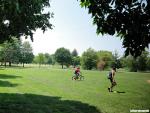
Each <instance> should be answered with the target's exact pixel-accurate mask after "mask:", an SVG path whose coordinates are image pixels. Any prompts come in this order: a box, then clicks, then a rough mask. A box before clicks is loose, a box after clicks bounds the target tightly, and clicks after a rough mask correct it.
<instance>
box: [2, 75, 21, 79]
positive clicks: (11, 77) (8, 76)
mask: <svg viewBox="0 0 150 113" xmlns="http://www.w3.org/2000/svg"><path fill="white" fill-rule="evenodd" d="M14 78H21V76H16V75H7V74H0V79H14Z"/></svg>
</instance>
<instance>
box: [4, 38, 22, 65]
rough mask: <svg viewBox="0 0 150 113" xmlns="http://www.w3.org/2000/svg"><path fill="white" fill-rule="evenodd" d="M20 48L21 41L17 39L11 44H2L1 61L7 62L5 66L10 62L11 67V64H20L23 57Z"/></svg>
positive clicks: (12, 40) (12, 39)
mask: <svg viewBox="0 0 150 113" xmlns="http://www.w3.org/2000/svg"><path fill="white" fill-rule="evenodd" d="M20 46H21V41H19V40H18V39H17V38H15V37H12V38H11V40H10V42H8V41H5V42H4V43H3V44H2V48H1V58H2V59H1V60H2V61H3V62H5V66H6V62H9V66H11V63H19V58H20V55H21V51H20Z"/></svg>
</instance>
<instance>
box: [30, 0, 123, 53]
mask: <svg viewBox="0 0 150 113" xmlns="http://www.w3.org/2000/svg"><path fill="white" fill-rule="evenodd" d="M47 10H50V11H52V12H53V13H54V18H53V19H50V22H51V23H52V24H53V25H54V26H55V27H54V29H53V30H47V31H46V32H45V33H44V34H43V32H42V31H40V30H37V31H36V33H35V34H34V42H33V43H32V47H33V51H34V54H38V53H40V52H42V53H46V52H47V53H50V54H53V53H54V52H55V51H56V49H57V48H60V47H65V48H67V49H70V51H72V50H73V49H74V48H76V49H77V51H78V53H79V55H81V54H82V53H83V52H84V51H85V50H86V49H88V48H89V47H91V48H93V49H95V50H108V51H112V52H114V51H115V50H117V51H118V52H119V54H120V55H122V54H123V52H124V49H123V48H122V41H121V40H120V38H118V37H115V36H109V35H105V36H101V35H97V34H96V26H93V24H92V18H91V15H89V14H88V11H87V10H86V9H85V8H81V7H80V5H79V1H77V0H52V1H51V8H49V9H47Z"/></svg>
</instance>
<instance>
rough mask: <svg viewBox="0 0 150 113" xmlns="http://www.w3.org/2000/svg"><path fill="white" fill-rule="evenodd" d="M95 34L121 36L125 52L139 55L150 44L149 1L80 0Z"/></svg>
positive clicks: (135, 55)
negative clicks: (95, 26) (95, 27)
mask: <svg viewBox="0 0 150 113" xmlns="http://www.w3.org/2000/svg"><path fill="white" fill-rule="evenodd" d="M80 3H81V6H82V7H86V8H88V10H89V13H90V14H92V18H93V23H94V24H95V25H97V33H98V34H100V33H101V34H109V35H114V34H117V36H119V37H121V38H122V39H123V47H124V48H126V51H125V55H126V56H127V55H129V54H131V55H132V56H134V57H137V56H139V55H140V54H141V53H142V51H145V47H147V48H148V45H149V43H150V30H149V29H150V0H80Z"/></svg>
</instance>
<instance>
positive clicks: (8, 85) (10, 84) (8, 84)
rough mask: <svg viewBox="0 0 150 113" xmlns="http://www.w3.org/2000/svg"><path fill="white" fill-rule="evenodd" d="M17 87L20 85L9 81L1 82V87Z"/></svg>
mask: <svg viewBox="0 0 150 113" xmlns="http://www.w3.org/2000/svg"><path fill="white" fill-rule="evenodd" d="M16 86H18V84H13V83H10V82H8V81H2V80H0V87H16Z"/></svg>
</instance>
